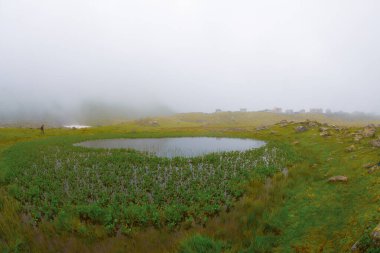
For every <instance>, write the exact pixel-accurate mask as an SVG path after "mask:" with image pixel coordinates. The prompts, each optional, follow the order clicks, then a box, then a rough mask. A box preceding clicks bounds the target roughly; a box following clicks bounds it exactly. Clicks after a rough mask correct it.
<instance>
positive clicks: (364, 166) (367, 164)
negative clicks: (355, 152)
mask: <svg viewBox="0 0 380 253" xmlns="http://www.w3.org/2000/svg"><path fill="white" fill-rule="evenodd" d="M375 165H376V163H366V164H364V165H363V168H364V169H369V168H371V167H373V166H375Z"/></svg>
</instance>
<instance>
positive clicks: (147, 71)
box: [0, 0, 380, 113]
mask: <svg viewBox="0 0 380 253" xmlns="http://www.w3.org/2000/svg"><path fill="white" fill-rule="evenodd" d="M379 11H380V1H378V0H360V1H359V0H355V1H352V0H313V1H311V0H299V1H295V0H287V1H285V0H277V1H276V0H265V1H263V0H260V1H258V0H247V1H242V0H236V1H224V0H133V1H132V0H120V1H117V0H107V1H106V0H102V1H101V0H64V1H58V0H57V1H53V0H0V107H1V109H2V110H3V111H4V110H13V109H14V108H34V107H36V108H37V109H36V110H39V108H41V106H42V105H44V106H47V105H48V106H49V105H50V104H54V105H57V106H58V105H59V106H60V107H68V106H69V105H70V104H71V105H75V104H80V103H82V102H83V101H87V100H98V99H99V100H102V101H106V102H113V101H115V102H117V103H119V104H120V103H126V104H134V105H144V104H145V105H146V104H148V105H153V104H156V103H157V104H161V105H166V106H168V107H170V108H172V109H173V110H175V111H179V112H189V111H204V112H211V111H214V110H215V109H216V108H221V109H224V110H236V109H239V108H241V107H243V108H248V109H249V110H259V109H265V108H273V107H275V106H279V107H283V108H293V109H302V108H310V107H321V108H331V109H332V110H335V111H337V110H345V111H365V112H377V113H379V112H380V15H379ZM0 111H1V110H0Z"/></svg>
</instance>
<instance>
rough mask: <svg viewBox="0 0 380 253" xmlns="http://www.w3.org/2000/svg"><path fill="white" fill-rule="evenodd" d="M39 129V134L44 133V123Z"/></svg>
mask: <svg viewBox="0 0 380 253" xmlns="http://www.w3.org/2000/svg"><path fill="white" fill-rule="evenodd" d="M40 130H41V134H45V125H44V124H42V126H41V127H40Z"/></svg>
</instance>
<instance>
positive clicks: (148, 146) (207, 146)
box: [75, 137, 265, 158]
mask: <svg viewBox="0 0 380 253" xmlns="http://www.w3.org/2000/svg"><path fill="white" fill-rule="evenodd" d="M264 145H265V142H263V141H258V140H252V139H237V138H213V137H181V138H142V139H141V138H140V139H107V140H94V141H85V142H81V143H77V144H75V146H81V147H87V148H106V149H135V150H138V151H143V152H148V153H153V154H155V155H156V156H159V157H169V158H171V157H176V156H182V157H195V156H200V155H205V154H208V153H214V152H228V151H245V150H249V149H253V148H260V147H262V146H264Z"/></svg>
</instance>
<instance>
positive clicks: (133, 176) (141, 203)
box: [0, 112, 380, 253]
mask: <svg viewBox="0 0 380 253" xmlns="http://www.w3.org/2000/svg"><path fill="white" fill-rule="evenodd" d="M284 119H286V120H288V122H282V123H281V124H278V122H280V121H281V120H284ZM306 119H310V120H316V121H318V122H319V123H315V122H314V121H306ZM289 121H294V122H289ZM323 123H324V124H323ZM369 123H375V124H379V122H371V121H368V120H357V121H353V120H347V119H339V118H333V117H326V116H324V115H306V114H305V115H283V114H282V115H280V114H273V113H228V112H226V113H215V114H201V113H192V114H179V115H174V116H170V117H169V116H168V117H162V118H154V119H153V118H152V119H143V120H136V121H130V122H126V123H121V124H116V125H110V126H99V127H94V128H89V129H75V130H74V129H59V128H55V129H49V128H47V129H46V134H45V135H42V134H41V133H40V132H39V130H37V129H29V128H1V129H0V186H1V188H0V192H1V194H0V252H182V253H185V252H186V253H187V252H348V251H350V250H351V247H352V246H353V245H354V244H355V243H356V242H358V243H357V245H358V251H357V252H379V251H378V249H376V248H375V247H374V246H373V245H372V244H371V240H370V239H369V233H370V232H371V231H372V229H373V228H374V227H375V226H376V225H377V224H378V223H379V222H380V215H379V212H380V187H379V184H380V177H379V174H378V173H380V172H377V171H370V172H371V173H369V171H368V169H366V168H364V167H363V166H364V165H366V164H376V163H379V162H380V148H374V147H372V145H371V141H372V140H373V139H374V138H376V136H373V137H368V138H363V139H361V140H355V138H354V137H355V133H356V132H357V131H359V130H361V129H362V128H363V127H364V126H365V125H367V124H369ZM301 125H302V126H306V127H307V128H308V130H307V131H305V132H301V133H296V131H295V128H296V127H297V126H301ZM335 125H337V126H338V127H337V126H335ZM263 126H265V127H263ZM322 128H325V129H324V130H322V131H323V132H326V133H327V134H326V135H325V136H321V129H322ZM377 130H378V131H379V130H380V129H379V128H377ZM377 134H378V133H377ZM181 136H215V137H243V138H254V139H259V140H264V141H266V142H267V145H266V146H265V147H262V148H260V149H257V150H250V151H246V152H226V153H216V154H209V155H205V156H202V157H195V158H190V159H189V158H175V159H168V158H158V157H152V156H149V155H147V154H144V153H141V152H137V151H131V150H105V149H86V148H81V147H74V146H72V144H74V143H77V142H80V141H83V140H92V139H103V138H121V137H123V138H148V137H158V138H159V137H181ZM352 145H353V146H352ZM348 147H349V148H348ZM337 175H344V176H347V177H348V181H347V182H343V183H342V182H337V183H329V182H327V180H328V179H329V178H330V177H332V176H337Z"/></svg>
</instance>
